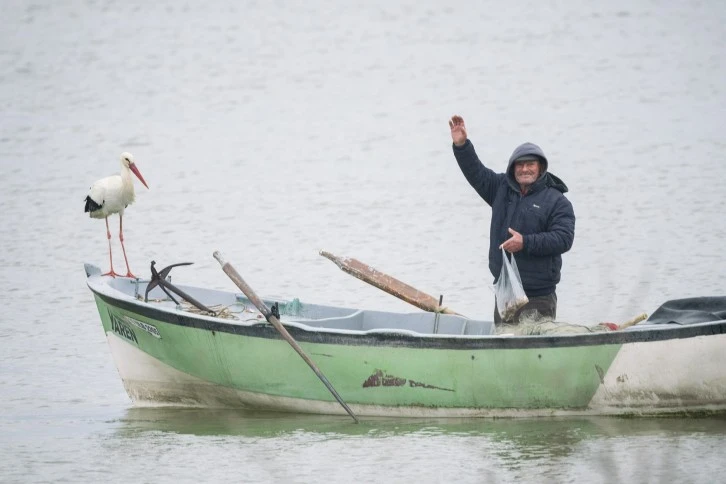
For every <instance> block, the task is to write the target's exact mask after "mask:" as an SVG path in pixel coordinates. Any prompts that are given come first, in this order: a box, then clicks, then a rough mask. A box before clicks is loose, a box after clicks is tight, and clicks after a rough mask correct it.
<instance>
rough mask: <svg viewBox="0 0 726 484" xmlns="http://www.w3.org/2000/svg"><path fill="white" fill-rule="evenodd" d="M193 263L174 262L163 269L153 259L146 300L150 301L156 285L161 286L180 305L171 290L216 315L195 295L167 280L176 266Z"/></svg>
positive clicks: (145, 295)
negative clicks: (194, 296) (150, 293)
mask: <svg viewBox="0 0 726 484" xmlns="http://www.w3.org/2000/svg"><path fill="white" fill-rule="evenodd" d="M191 264H193V262H179V263H178V264H172V265H170V266H166V267H164V268H163V269H162V270H161V271H158V272H157V270H156V267H155V265H156V261H153V260H152V261H151V280H150V281H149V284H148V285H147V286H146V293H145V294H144V302H149V291H151V290H152V289H154V288H155V287H156V286H159V287H160V288H161V290H162V291H164V292H165V293H166V295H167V296H169V297H170V298H171V300H172V301H174V302H175V303H176V304H177V305H179V301H177V300H176V299H174V296H172V295H171V294H170V293H169V291H172V292H174V293H175V294H176V295H178V296H179V297H181V298H182V299H184V300H186V301H188V302H190V303H191V304H193V305H194V306H196V307H197V309H200V310H201V311H206V312H208V313H211V314H212V316H216V315H217V313H216V312H214V311H212V310H211V309H209V308H208V307H206V306H205V305H204V304H202V303H200V302H199V301H197V300H196V299H194V298H193V297H191V296H190V295H189V294H187V293H185V292H184V291H182V290H181V289H179V288H178V287H176V286H174V285H172V283H171V282H169V281H167V280H166V278H167V276H168V275H169V272H171V270H172V269H173V268H174V267H177V266H188V265H191Z"/></svg>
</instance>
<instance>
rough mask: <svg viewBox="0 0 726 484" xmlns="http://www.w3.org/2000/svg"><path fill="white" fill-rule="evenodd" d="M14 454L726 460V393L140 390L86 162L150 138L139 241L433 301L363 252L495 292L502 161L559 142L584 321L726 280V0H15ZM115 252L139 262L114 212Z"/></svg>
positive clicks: (368, 468)
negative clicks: (128, 358)
mask: <svg viewBox="0 0 726 484" xmlns="http://www.w3.org/2000/svg"><path fill="white" fill-rule="evenodd" d="M0 19H2V20H1V21H0V22H1V24H2V28H1V29H0V66H1V67H2V69H1V70H0V179H1V180H2V191H0V213H1V214H2V215H1V216H2V230H1V231H0V268H2V269H1V270H2V277H1V278H0V304H1V305H2V307H3V311H2V313H1V314H0V394H1V395H2V398H1V399H0V481H2V482H47V481H59V482H62V481H73V482H99V481H106V482H130V481H134V480H135V481H140V482H197V481H200V480H201V481H235V482H271V481H272V482H322V481H330V482H336V481H337V482H343V481H357V482H382V481H383V482H416V481H421V482H436V481H444V480H446V481H448V480H452V481H454V480H456V481H461V482H507V481H520V480H525V481H537V482H540V481H549V482H616V481H627V482H666V481H670V482H713V480H714V479H717V476H718V475H720V474H719V472H722V471H723V470H724V469H725V468H726V465H725V464H724V462H725V461H724V459H723V455H722V451H721V449H723V446H724V445H726V419H725V418H723V417H720V418H692V419H682V418H667V419H616V418H588V419H534V420H507V419H505V420H488V419H480V420H423V421H418V420H389V419H365V420H364V421H362V422H361V424H360V425H353V424H351V423H350V421H349V419H346V418H343V417H340V418H338V417H324V416H320V417H318V416H297V415H269V414H248V413H240V412H233V411H228V412H222V411H201V410H181V409H153V408H152V409H150V408H134V407H132V405H131V403H130V401H129V399H128V397H127V396H126V394H125V392H124V390H123V387H122V385H121V382H120V379H119V377H118V374H117V372H116V369H115V366H114V363H113V361H112V359H111V355H110V351H109V348H108V345H107V343H106V340H105V336H104V334H103V332H102V330H101V326H100V320H99V317H98V314H97V311H96V308H95V304H94V303H93V298H92V296H91V293H90V291H89V290H88V289H87V287H86V285H85V274H84V272H83V263H84V262H92V263H95V264H98V265H100V266H102V267H103V268H104V269H106V265H107V263H108V260H107V246H106V238H105V226H104V224H103V222H102V221H98V220H91V219H89V218H88V217H87V215H86V214H84V213H83V210H82V206H83V199H84V198H85V196H86V193H87V189H88V187H89V186H90V185H91V184H92V183H93V182H94V181H95V180H96V179H98V178H101V177H103V176H106V175H110V174H112V173H115V172H117V171H118V168H119V162H118V157H119V154H120V153H121V152H122V151H130V152H132V153H133V154H134V155H135V157H136V161H137V164H138V167H139V168H140V170H141V172H142V173H143V175H144V177H145V178H146V180H147V182H148V183H149V186H150V190H146V189H145V188H143V187H141V188H139V187H140V185H139V184H137V188H136V189H137V201H136V203H135V204H134V205H132V206H131V207H130V208H129V209H128V211H127V213H126V217H125V222H126V223H125V224H124V225H125V227H124V228H125V238H126V246H127V252H128V254H129V259H130V262H131V268H132V270H133V271H134V272H136V273H137V275H143V276H147V275H148V274H149V262H150V261H151V260H156V261H157V263H158V264H160V265H161V266H165V265H167V264H171V263H176V262H183V261H190V262H194V263H195V264H194V265H192V266H190V267H184V268H179V269H175V271H176V272H175V273H174V274H173V277H174V278H175V281H183V282H185V283H194V284H198V285H204V286H209V287H214V288H219V289H230V290H234V287H233V285H232V283H231V282H230V281H229V279H228V278H227V277H226V276H225V275H224V273H223V272H222V271H221V270H220V268H219V266H218V264H217V262H216V261H215V260H214V259H213V258H212V252H213V251H214V250H217V249H219V250H221V251H222V252H223V253H224V255H225V257H226V258H227V259H228V260H229V261H230V262H232V263H233V264H234V265H235V267H236V268H237V269H238V270H239V272H240V273H241V274H242V275H243V277H244V278H245V279H246V281H247V282H248V283H249V284H250V285H251V286H252V287H253V288H254V289H255V290H256V291H257V292H258V293H260V294H264V295H281V296H283V297H286V298H293V297H298V298H300V299H301V300H303V301H306V300H307V301H312V302H317V303H322V304H335V305H346V306H356V307H366V308H373V309H382V310H392V311H410V310H412V308H411V307H409V306H407V305H406V304H404V303H403V302H401V301H398V300H396V299H395V298H393V297H392V296H389V295H387V294H385V293H383V292H381V291H379V290H377V289H375V288H373V287H370V286H367V285H366V284H364V283H362V282H361V281H358V280H356V279H354V278H352V277H350V276H348V275H346V274H344V273H343V272H341V271H340V270H338V269H337V268H336V267H335V266H334V265H333V264H332V263H330V262H329V261H327V260H325V259H324V258H322V257H320V256H319V255H318V251H319V250H320V249H327V250H329V251H331V252H333V253H335V254H338V255H345V256H350V257H356V258H358V259H360V260H362V261H364V262H366V263H368V264H370V265H372V266H373V267H376V268H378V269H380V270H382V271H384V272H386V273H388V274H391V275H393V276H395V277H397V278H399V279H401V280H403V281H405V282H407V283H409V284H411V285H414V286H416V287H417V288H419V289H422V290H424V291H425V292H428V293H430V294H433V295H439V294H443V295H444V302H445V305H447V306H449V307H451V308H453V309H455V310H457V311H458V312H461V313H463V314H467V315H470V316H473V317H479V318H484V319H489V318H490V316H491V314H492V310H493V293H492V291H491V289H490V287H489V286H490V284H491V279H492V278H491V275H490V274H489V272H488V269H487V261H486V256H487V250H488V244H489V241H488V238H487V236H488V224H489V221H490V211H489V209H488V207H487V206H486V205H485V204H484V202H483V201H482V200H481V199H479V198H478V196H477V195H476V194H475V193H474V191H473V190H472V189H471V188H470V187H469V185H468V184H467V183H466V181H465V180H464V178H463V176H462V175H461V173H460V172H459V169H458V167H457V165H456V163H455V161H454V158H453V155H452V153H451V147H450V145H451V139H450V136H449V130H448V126H447V121H448V118H449V117H450V116H451V115H452V114H455V113H457V114H461V115H462V116H464V118H465V119H466V122H467V126H468V130H469V136H470V138H471V139H472V141H473V142H474V144H475V146H476V147H477V151H478V153H479V155H480V157H481V158H482V160H484V161H485V162H486V163H488V164H490V165H491V166H492V167H495V168H497V169H499V170H504V168H505V166H506V160H507V159H508V157H509V155H510V153H511V151H512V150H513V148H514V147H515V146H516V145H518V144H519V143H521V142H523V141H534V142H536V143H538V144H540V145H541V146H542V147H543V149H544V150H545V153H547V154H548V157H549V158H550V170H551V171H552V172H553V173H555V174H556V175H558V176H559V177H561V178H562V179H563V180H564V181H565V182H566V183H567V184H568V186H569V187H570V192H569V193H568V197H569V199H570V200H571V201H572V202H573V204H574V207H575V212H576V215H577V228H576V238H575V244H574V246H573V248H572V250H571V251H570V252H569V253H567V254H565V256H564V267H563V280H562V283H561V284H560V285H559V286H558V296H559V308H558V319H560V320H563V321H569V322H580V323H584V324H593V323H597V322H601V321H615V322H622V321H625V320H627V319H630V318H631V317H633V316H635V315H637V314H639V313H641V312H646V313H648V314H650V313H652V312H653V311H654V310H655V309H656V308H657V307H658V306H659V305H660V304H661V303H662V302H664V301H666V300H668V299H674V298H683V297H691V296H703V295H723V294H724V288H725V287H726V270H725V269H724V267H725V264H724V251H723V240H724V239H726V217H725V216H724V206H725V203H724V202H725V199H726V196H725V195H724V194H725V193H726V191H725V190H724V189H723V180H724V178H726V162H725V160H724V154H723V153H724V151H726V142H725V141H724V136H723V128H722V127H720V126H721V123H722V118H723V115H724V113H725V112H726V89H725V88H724V79H726V67H724V63H723V59H724V58H726V35H724V27H723V25H724V24H725V23H726V3H723V2H718V1H702V2H696V1H691V2H688V1H683V2H665V1H644V0H639V1H634V2H632V1H628V2H626V1H616V2H606V3H603V2H595V1H574V0H570V1H561V2H535V1H518V2H508V3H507V4H504V3H502V2H488V1H481V2H466V3H458V4H457V3H453V4H452V3H450V2H435V1H418V2H390V1H379V0H374V1H368V2H359V3H358V2H356V3H353V2H332V1H330V2H326V1H320V0H316V1H313V2H257V1H249V2H232V1H218V2H214V1H213V2H187V3H181V2H173V1H170V0H160V1H157V2H141V1H129V2H113V1H92V0H89V1H85V2H83V1H79V2H62V3H61V2H50V1H47V0H37V1H34V2H32V3H31V2H25V1H16V0H5V1H3V2H2V3H0ZM111 227H112V232H113V234H114V254H115V264H116V269H117V270H118V271H119V272H120V271H121V270H122V269H123V260H122V256H121V252H120V247H119V246H118V241H117V239H115V237H116V234H117V232H118V219H117V218H116V217H114V218H112V219H111Z"/></svg>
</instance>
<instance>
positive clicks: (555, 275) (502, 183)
mask: <svg viewBox="0 0 726 484" xmlns="http://www.w3.org/2000/svg"><path fill="white" fill-rule="evenodd" d="M449 127H450V128H451V139H452V140H453V142H454V145H453V149H454V156H455V157H456V161H457V162H458V163H459V168H461V171H462V172H463V173H464V176H465V177H466V179H467V180H468V181H469V183H470V184H471V186H472V187H474V190H476V192H477V193H478V194H479V196H481V197H482V198H483V199H484V201H485V202H487V203H488V204H489V205H490V206H491V207H492V222H491V227H490V231H489V270H490V271H491V272H492V274H493V275H494V279H495V281H496V279H497V278H498V277H499V274H500V272H501V269H502V251H501V250H500V249H501V248H503V249H504V250H506V251H507V252H509V253H511V254H512V256H511V257H515V255H514V254H516V258H517V267H518V268H519V273H520V275H521V277H522V286H523V287H524V292H525V293H526V294H527V297H528V298H529V303H528V304H527V305H526V306H524V307H522V308H521V309H520V310H519V311H517V313H516V314H514V316H513V317H512V319H511V320H509V321H505V323H510V324H518V323H519V322H521V320H524V319H528V318H533V317H534V318H536V317H542V318H546V319H551V320H554V319H555V317H556V316H557V294H556V293H555V289H556V286H557V283H558V282H560V269H561V268H562V254H563V253H565V252H567V251H568V250H570V247H572V242H573V240H574V238H575V213H574V211H573V210H572V204H571V203H570V201H569V200H567V198H565V196H564V195H563V193H565V192H567V186H565V184H564V182H563V181H562V180H560V179H559V178H557V177H556V176H554V175H553V174H551V173H549V172H548V171H547V168H548V162H547V157H546V156H545V154H544V152H543V151H542V149H541V148H540V147H539V146H537V145H535V144H533V143H524V144H522V145H520V146H518V147H517V148H516V149H515V150H514V153H512V156H511V157H510V158H509V165H508V166H507V171H506V173H495V172H494V171H493V170H491V169H490V168H487V167H486V166H484V164H483V163H482V162H481V161H479V157H478V156H477V155H476V151H474V145H473V144H472V143H471V141H470V140H469V139H468V138H467V133H466V126H465V125H464V119H463V118H462V117H461V116H452V118H451V119H450V120H449ZM535 311H536V313H535ZM494 322H495V324H500V323H502V320H501V318H500V316H499V311H498V310H497V308H496V306H495V309H494Z"/></svg>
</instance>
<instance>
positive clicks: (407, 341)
mask: <svg viewBox="0 0 726 484" xmlns="http://www.w3.org/2000/svg"><path fill="white" fill-rule="evenodd" d="M97 278H98V277H97V276H95V275H94V276H89V277H88V281H87V284H88V287H89V289H91V291H92V292H93V293H94V295H96V296H98V297H99V298H101V299H102V300H103V301H104V302H105V303H106V304H107V305H109V306H112V307H116V308H119V309H122V310H125V311H128V312H132V313H135V314H138V315H141V316H143V317H145V318H147V319H150V320H155V321H159V322H163V323H167V324H172V325H175V326H183V327H190V328H196V329H202V330H207V331H215V332H223V333H229V334H234V335H239V336H248V337H258V338H266V339H280V335H279V333H278V332H277V330H275V329H274V327H273V326H272V325H270V324H269V323H267V321H260V322H255V323H252V324H245V323H240V322H238V321H236V322H235V323H230V322H227V321H226V320H224V319H221V318H217V317H214V316H208V315H204V314H196V313H188V312H179V311H177V310H174V311H171V310H169V308H162V307H154V306H153V305H150V304H149V303H146V302H144V301H137V300H134V299H123V298H119V297H116V296H113V295H111V294H108V293H106V292H103V291H101V290H100V289H99V287H106V288H108V289H109V290H112V291H117V292H119V293H121V294H124V295H126V296H128V295H127V294H126V293H124V292H123V291H120V290H118V289H116V288H113V287H111V286H110V285H109V284H106V283H103V282H97V283H92V282H93V281H92V280H93V279H97ZM96 286H99V287H96ZM220 292H224V291H220ZM351 309H353V308H351ZM354 311H355V312H354V313H353V314H355V313H357V312H358V311H362V310H361V309H358V310H354ZM284 325H285V327H286V328H287V329H288V331H289V332H290V334H291V335H292V336H293V337H294V338H295V339H296V340H297V341H298V342H304V343H317V344H337V345H348V346H398V347H409V348H420V349H423V348H429V349H460V350H483V349H527V348H562V347H577V346H595V345H613V344H614V345H622V344H626V343H649V342H656V341H664V340H671V339H685V338H694V337H699V336H711V335H718V334H724V333H726V319H725V320H718V321H711V322H705V323H694V324H688V325H678V326H665V325H659V324H653V325H652V326H653V327H652V328H647V329H645V328H644V327H643V326H640V327H635V326H634V327H632V328H628V329H626V330H621V331H609V332H598V333H577V334H559V335H507V334H499V335H496V334H495V335H457V334H430V333H417V332H415V331H412V330H405V329H396V328H390V329H385V328H379V329H370V330H366V331H361V330H348V329H335V328H319V327H313V326H309V325H306V324H304V323H299V322H294V321H285V322H284Z"/></svg>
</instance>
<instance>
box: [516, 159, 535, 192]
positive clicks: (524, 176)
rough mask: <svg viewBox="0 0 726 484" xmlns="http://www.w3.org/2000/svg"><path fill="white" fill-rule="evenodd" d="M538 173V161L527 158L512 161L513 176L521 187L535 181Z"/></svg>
mask: <svg viewBox="0 0 726 484" xmlns="http://www.w3.org/2000/svg"><path fill="white" fill-rule="evenodd" d="M539 174H540V165H539V161H534V160H529V161H517V162H515V163H514V178H515V180H517V183H519V186H521V187H528V186H530V185H531V184H532V183H534V182H536V181H537V178H539Z"/></svg>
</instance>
